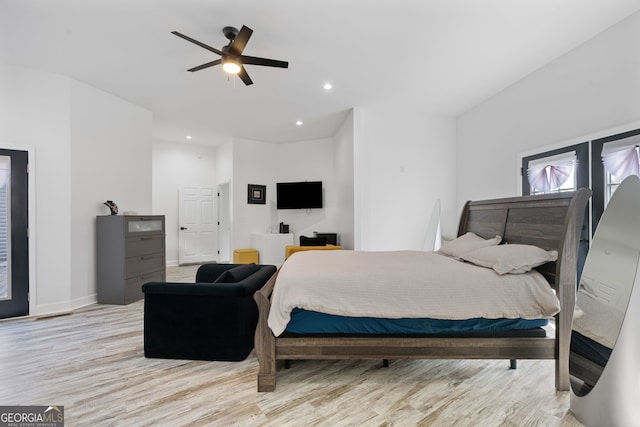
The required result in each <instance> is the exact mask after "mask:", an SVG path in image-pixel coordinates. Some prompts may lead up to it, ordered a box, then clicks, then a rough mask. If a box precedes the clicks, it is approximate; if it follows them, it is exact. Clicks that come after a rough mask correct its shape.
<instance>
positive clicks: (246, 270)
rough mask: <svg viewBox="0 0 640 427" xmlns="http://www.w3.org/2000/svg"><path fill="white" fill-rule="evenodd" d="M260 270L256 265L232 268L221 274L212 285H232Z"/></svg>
mask: <svg viewBox="0 0 640 427" xmlns="http://www.w3.org/2000/svg"><path fill="white" fill-rule="evenodd" d="M258 270H260V267H258V266H257V265H256V264H253V263H252V264H243V265H241V266H238V267H233V268H230V269H228V270H225V271H223V272H222V274H221V275H220V276H218V278H217V279H216V280H214V281H213V283H234V282H239V281H241V280H243V279H245V278H247V277H249V276H251V275H252V274H253V273H255V272H256V271H258Z"/></svg>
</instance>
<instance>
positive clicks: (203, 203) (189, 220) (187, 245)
mask: <svg viewBox="0 0 640 427" xmlns="http://www.w3.org/2000/svg"><path fill="white" fill-rule="evenodd" d="M179 198H180V201H179V208H178V224H179V227H180V229H179V233H178V234H179V239H178V240H179V243H178V263H179V264H194V263H195V264H197V263H203V262H209V261H216V260H217V246H218V245H217V242H216V231H217V230H216V218H215V191H214V189H213V188H211V187H183V188H181V189H180V190H179Z"/></svg>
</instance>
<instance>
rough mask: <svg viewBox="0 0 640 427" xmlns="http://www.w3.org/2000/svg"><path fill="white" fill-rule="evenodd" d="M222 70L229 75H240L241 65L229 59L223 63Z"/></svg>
mask: <svg viewBox="0 0 640 427" xmlns="http://www.w3.org/2000/svg"><path fill="white" fill-rule="evenodd" d="M222 69H223V70H224V71H225V72H227V73H229V74H238V73H239V72H240V65H238V64H237V63H236V62H234V61H233V60H231V59H227V60H224V61H223V62H222Z"/></svg>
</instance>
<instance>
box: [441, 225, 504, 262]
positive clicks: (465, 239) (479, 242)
mask: <svg viewBox="0 0 640 427" xmlns="http://www.w3.org/2000/svg"><path fill="white" fill-rule="evenodd" d="M501 240H502V237H500V236H496V237H494V238H493V239H483V238H482V237H480V236H478V235H476V234H474V233H472V232H470V231H469V232H468V233H467V234H464V235H462V236H460V237H458V238H457V239H454V240H451V241H450V242H446V243H443V244H442V247H441V248H440V250H439V251H438V252H440V253H443V254H445V255H449V256H452V257H454V258H460V257H461V256H462V255H464V254H466V253H469V252H471V251H474V250H476V249H480V248H483V247H485V246H495V245H497V244H498V243H500V241H501Z"/></svg>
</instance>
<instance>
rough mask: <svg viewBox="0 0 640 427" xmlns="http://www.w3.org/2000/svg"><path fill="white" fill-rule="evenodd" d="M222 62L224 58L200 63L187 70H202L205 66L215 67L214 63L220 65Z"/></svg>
mask: <svg viewBox="0 0 640 427" xmlns="http://www.w3.org/2000/svg"><path fill="white" fill-rule="evenodd" d="M221 63H222V59H216V60H215V61H211V62H207V63H206V64H202V65H198V66H197V67H193V68H189V69H188V70H187V71H191V72H194V71H200V70H204V69H205V68H209V67H213V66H214V65H220V64H221Z"/></svg>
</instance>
